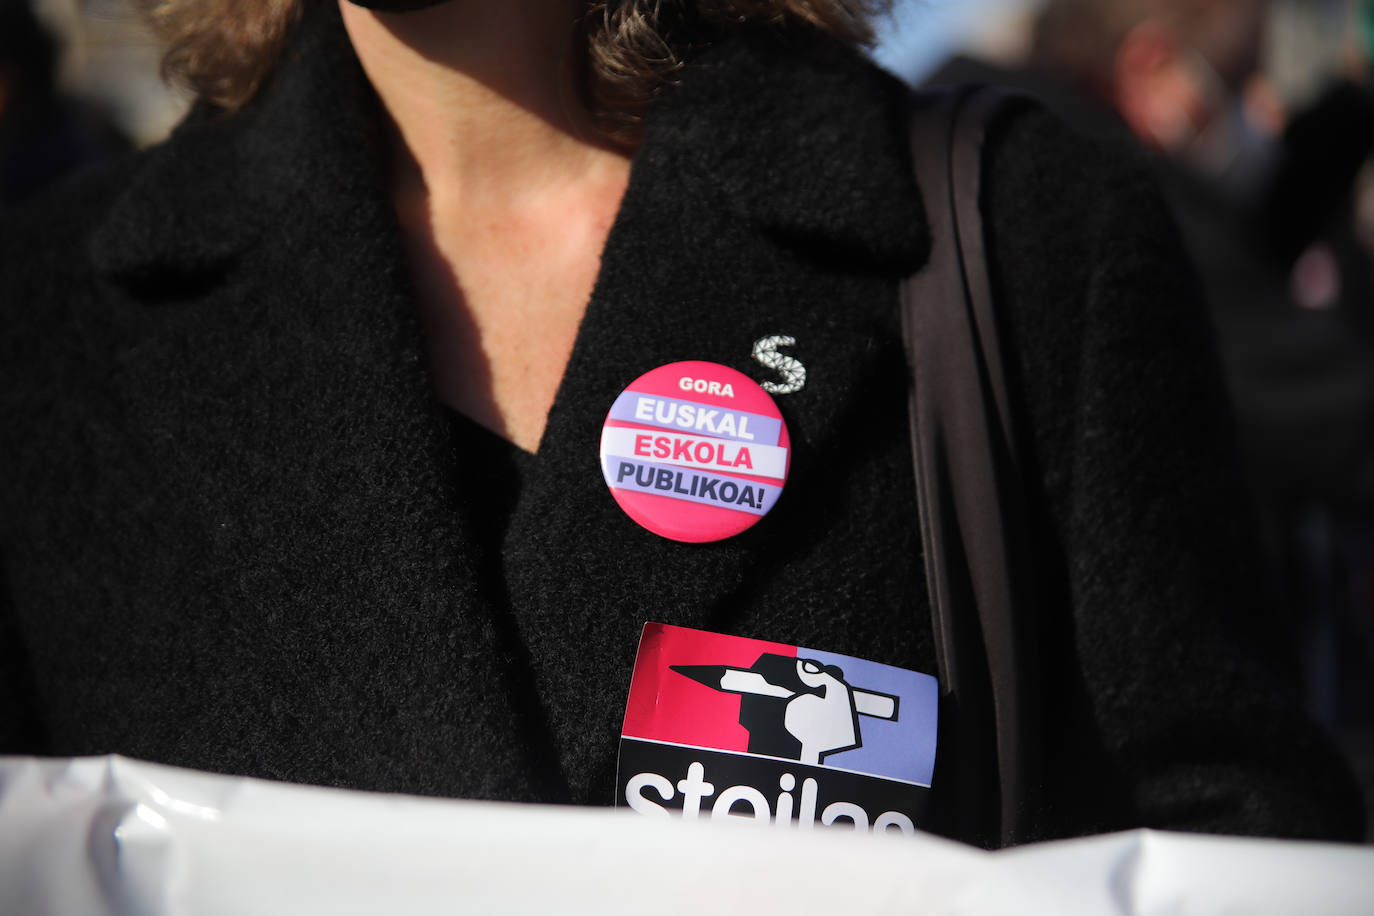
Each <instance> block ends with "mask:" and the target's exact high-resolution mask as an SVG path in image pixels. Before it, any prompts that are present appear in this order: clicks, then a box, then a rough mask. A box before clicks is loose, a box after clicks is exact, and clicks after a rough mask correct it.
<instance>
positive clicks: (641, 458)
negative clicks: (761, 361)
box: [601, 361, 791, 543]
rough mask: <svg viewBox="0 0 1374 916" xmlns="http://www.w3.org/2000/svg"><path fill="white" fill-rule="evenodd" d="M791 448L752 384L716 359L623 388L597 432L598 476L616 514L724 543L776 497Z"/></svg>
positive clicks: (687, 537) (682, 536)
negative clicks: (619, 510) (602, 478)
mask: <svg viewBox="0 0 1374 916" xmlns="http://www.w3.org/2000/svg"><path fill="white" fill-rule="evenodd" d="M790 462H791V444H790V441H789V439H788V437H787V425H786V424H785V423H784V422H783V420H782V414H781V413H780V412H779V411H778V407H777V405H776V404H774V403H773V399H772V398H771V397H769V396H768V393H767V392H765V391H764V390H763V389H762V388H761V387H759V386H758V385H757V384H755V382H754V381H753V380H752V379H750V378H749V376H747V375H745V374H744V373H742V372H737V371H735V370H734V369H731V368H730V367H728V366H722V365H720V364H719V363H708V362H700V361H687V362H680V363H669V364H668V365H666V366H660V367H659V368H657V369H654V370H653V371H651V372H646V373H645V374H644V375H641V376H640V377H639V378H637V379H635V380H634V381H633V382H631V383H630V386H629V387H628V388H626V389H625V390H624V391H623V392H621V394H620V397H618V398H616V400H615V404H613V405H612V406H611V412H610V413H609V414H608V415H607V417H606V424H605V426H604V427H602V430H601V471H602V474H603V475H605V478H606V485H607V486H608V487H610V488H611V495H612V496H613V497H615V501H616V502H617V503H618V504H619V505H620V508H622V509H624V510H625V513H626V514H627V515H629V516H630V518H632V519H634V520H635V521H636V522H638V523H639V524H640V525H642V526H643V527H645V528H647V529H648V530H650V531H652V532H653V533H654V534H658V535H662V536H663V537H666V538H671V539H673V540H675V541H687V542H690V543H701V542H705V541H719V540H721V539H723V538H728V537H732V536H734V535H736V534H739V533H740V532H741V531H744V530H745V529H747V528H749V527H750V526H752V525H754V524H755V523H756V522H758V520H759V519H760V518H762V517H763V516H764V515H766V514H767V513H768V511H769V510H770V509H772V508H773V506H774V505H775V504H776V503H777V501H778V497H779V496H780V495H781V494H782V488H783V485H784V484H785V483H786V482H787V472H788V468H789V466H790Z"/></svg>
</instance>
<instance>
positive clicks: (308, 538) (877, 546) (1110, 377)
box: [0, 12, 1360, 838]
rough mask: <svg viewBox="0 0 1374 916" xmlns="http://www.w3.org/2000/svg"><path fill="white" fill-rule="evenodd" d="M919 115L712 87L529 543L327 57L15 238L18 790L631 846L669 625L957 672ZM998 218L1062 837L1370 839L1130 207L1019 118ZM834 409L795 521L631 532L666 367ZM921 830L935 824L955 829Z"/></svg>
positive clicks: (806, 57) (3, 506)
mask: <svg viewBox="0 0 1374 916" xmlns="http://www.w3.org/2000/svg"><path fill="white" fill-rule="evenodd" d="M903 93H904V90H903V88H902V87H901V86H900V84H899V83H898V82H897V81H895V80H893V79H892V78H890V77H888V76H886V75H884V74H882V73H881V72H879V71H878V70H876V69H874V68H873V67H872V66H871V65H870V64H868V63H867V62H865V61H864V60H863V59H862V58H861V57H860V56H859V55H858V54H856V53H854V52H852V51H850V50H848V49H845V48H842V47H840V46H839V45H837V44H834V43H832V42H831V41H830V40H828V39H825V38H822V37H819V36H817V35H813V34H810V33H803V32H799V31H787V32H782V33H771V32H754V31H742V32H740V33H739V34H735V35H732V36H729V37H726V38H723V39H721V40H718V41H716V42H714V43H712V44H711V46H710V47H708V48H707V49H706V50H704V51H703V52H702V53H701V54H700V55H698V57H697V59H696V60H694V62H693V63H692V64H691V65H690V66H689V67H688V68H687V69H685V70H684V71H683V72H682V73H681V74H680V82H679V85H677V86H676V87H674V88H672V89H670V90H669V91H667V92H665V93H664V95H663V98H662V99H661V100H660V102H659V103H657V104H656V106H655V107H654V109H653V111H652V112H651V114H650V116H649V119H648V126H647V133H646V135H645V139H644V143H643V146H642V148H641V149H640V150H639V152H638V154H637V156H636V158H635V162H634V166H633V170H632V173H631V177H630V183H629V188H628V190H627V192H626V195H625V198H624V202H623V204H622V207H621V210H620V213H619V215H618V216H617V218H616V221H615V223H614V226H613V227H612V229H611V232H610V236H609V238H608V240H607V242H606V249H605V254H604V258H603V263H602V269H601V273H600V276H599V279H598V281H597V283H596V287H595V290H594V292H593V294H592V298H591V302H590V305H589V306H588V309H587V313H586V317H585V319H584V321H583V324H582V327H581V329H580V331H579V335H578V339H577V342H576V345H575V347H574V350H573V353H572V357H571V361H570V362H569V365H568V367H567V371H566V375H565V377H564V379H563V381H562V385H561V387H560V389H559V391H558V395H557V398H556V401H555V404H554V406H553V410H552V412H551V413H550V415H549V418H548V427H547V430H546V431H545V434H544V438H543V440H542V442H541V444H540V447H539V453H538V456H537V457H536V458H535V459H533V460H532V461H530V462H529V463H528V464H527V465H526V466H525V467H523V468H522V472H521V481H522V485H521V487H520V490H519V493H518V495H513V496H512V500H511V503H512V505H511V509H510V512H509V516H508V521H507V524H506V526H505V530H504V532H503V533H498V532H493V531H492V530H491V525H490V524H480V523H479V522H480V518H481V516H476V515H474V513H473V512H472V511H470V507H471V506H472V505H473V503H474V502H475V501H476V500H478V496H476V495H475V491H476V490H477V488H479V487H480V486H481V485H482V483H483V481H484V480H485V479H486V478H484V477H483V475H481V474H480V473H476V472H471V473H470V472H467V471H465V470H464V467H465V465H464V463H463V461H462V457H463V456H460V455H458V454H457V453H456V451H455V448H456V446H455V442H456V441H459V440H455V438H454V435H453V426H452V424H451V422H450V418H449V417H448V416H447V414H446V410H445V408H444V407H443V405H441V404H440V403H439V402H438V400H437V399H436V397H435V395H434V389H433V384H432V382H431V378H430V375H429V371H428V368H427V366H426V359H425V356H424V346H423V341H422V337H421V334H422V330H421V327H420V324H419V322H418V319H417V315H416V310H415V307H414V303H413V299H414V292H413V289H412V286H411V281H410V279H409V275H408V270H407V266H406V262H405V258H404V251H403V245H402V242H401V238H400V235H399V230H398V227H397V223H396V219H395V216H394V214H393V212H392V210H391V208H390V205H389V202H388V200H387V198H386V195H385V192H384V188H383V184H382V181H381V179H380V175H381V173H382V168H381V153H380V150H382V149H384V146H385V144H384V142H383V133H382V114H381V112H380V109H379V107H378V104H377V102H376V101H375V99H374V97H373V96H372V94H371V91H370V89H369V88H368V86H367V83H366V81H365V78H364V76H363V74H362V72H361V69H360V68H359V66H358V64H357V61H356V59H355V58H354V56H353V53H352V50H351V48H350V47H349V45H348V43H347V40H346V37H345V36H344V34H343V32H342V29H341V27H340V25H339V23H338V20H337V14H335V13H332V12H331V13H327V14H324V15H319V16H312V17H310V18H309V19H308V20H307V23H306V25H305V27H304V28H303V29H302V32H301V34H300V35H299V36H298V38H297V40H296V41H295V42H294V43H293V44H292V45H291V46H290V47H289V48H288V50H287V51H286V53H285V56H284V58H283V61H282V64H281V66H280V68H279V70H278V72H277V74H276V76H275V78H274V79H273V80H272V82H271V83H270V84H269V85H268V87H267V88H266V90H265V92H264V93H263V94H262V95H261V96H260V98H259V99H258V100H257V101H255V102H254V103H253V104H251V105H250V106H248V107H247V108H246V109H244V110H242V111H240V112H238V113H236V114H233V115H230V116H221V115H213V114H207V113H201V114H199V115H196V116H193V117H192V118H191V119H190V120H189V121H188V122H187V123H186V124H185V125H183V126H182V127H181V128H180V129H179V130H178V131H177V133H176V134H175V135H174V136H173V137H172V139H171V140H170V141H168V142H167V143H166V144H164V145H162V146H160V147H158V148H155V149H152V150H150V151H148V152H146V153H144V154H140V155H138V156H135V157H133V158H130V159H127V160H125V161H123V162H122V163H121V164H119V165H118V166H116V167H113V168H110V169H107V170H106V171H104V172H103V173H101V174H98V175H96V176H94V177H90V178H87V179H85V180H83V181H81V182H80V183H77V184H74V185H70V186H68V187H66V188H65V189H63V190H62V191H61V192H59V193H58V194H56V195H53V196H47V197H45V198H43V199H42V200H40V201H39V202H38V203H37V204H36V205H34V206H31V207H29V208H28V209H27V211H26V212H25V213H23V214H20V215H19V216H18V218H16V219H14V220H12V221H11V222H10V224H8V225H6V226H5V227H4V228H3V230H0V233H2V234H0V265H3V266H2V267H0V274H2V276H0V309H3V315H0V321H2V322H3V327H4V329H5V330H4V334H3V344H0V347H2V349H0V410H3V418H4V420H3V423H0V546H2V548H3V552H4V561H5V567H4V569H5V575H6V577H7V580H8V581H7V590H6V592H5V600H6V602H7V606H6V607H5V608H4V609H3V624H0V626H3V630H0V653H3V670H2V671H0V677H2V678H3V680H0V750H3V751H10V752H14V751H18V752H25V753H42V754H52V755H64V756H65V755H79V754H95V753H107V752H117V753H122V754H126V755H130V756H133V757H139V758H145V759H149V760H157V761H163V762H167V763H172V764H178V765H182V766H189V767H196V768H201V769H207V770H215V771H220V772H227V773H237V774H249V775H254V776H263V777H270V778H277V779H286V780H295V781H300V782H310V783H322V784H326V785H335V786H350V787H356V788H363V789H378V790H389V791H402V792H412V793H422V794H432V795H447V796H462V797H472V798H496V799H519V800H546V801H559V802H574V803H585V804H608V803H610V802H611V800H612V793H613V779H614V770H615V756H616V746H617V739H618V735H619V725H620V719H621V716H622V714H623V708H624V705H623V704H624V700H625V696H626V691H627V687H628V681H629V674H630V668H631V663H632V661H633V658H634V654H635V649H636V645H637V641H638V638H639V633H640V628H641V626H642V624H643V623H644V622H645V621H647V620H655V621H662V622H666V623H672V624H678V625H682V626H689V627H698V628H702V629H707V630H714V631H719V632H726V633H734V634H739V635H745V636H752V637H758V638H764V639H769V640H775V641H779V642H784V643H792V644H797V645H805V646H815V647H819V648H824V649H827V650H832V651H836V652H840V653H845V654H849V655H855V656H860V657H864V658H869V659H872V660H875V661H879V662H884V663H888V664H893V665H899V666H902V667H906V668H912V669H915V670H918V671H925V672H930V673H933V672H934V671H935V660H934V651H933V647H932V637H931V624H930V615H929V609H928V603H927V598H926V590H925V584H924V575H923V572H922V563H921V559H920V547H919V539H918V536H917V533H916V532H917V529H916V507H915V498H914V490H913V486H912V481H911V458H910V453H909V445H908V442H907V424H906V396H907V382H906V378H907V375H906V369H905V366H904V361H903V355H902V349H901V344H900V342H899V336H898V327H897V311H896V302H897V296H896V289H897V283H898V279H899V278H900V277H902V276H903V275H905V274H907V273H909V272H911V271H913V270H915V269H917V268H918V267H919V266H920V265H921V264H922V263H923V261H924V259H925V257H926V251H927V247H928V239H927V234H926V226H925V221H924V218H923V215H922V206H921V201H920V199H919V196H918V195H917V193H916V190H915V187H914V185H913V182H912V179H911V177H910V174H909V166H908V156H907V151H906V141H905V139H904V136H903V130H904V126H903V113H902V110H903ZM987 161H988V167H987V191H986V195H987V196H986V201H985V211H986V213H987V218H988V226H989V228H988V231H989V244H990V248H991V260H992V263H993V265H994V273H995V282H996V287H997V293H998V296H999V301H1000V303H1001V306H1002V308H1003V312H1004V317H1005V321H1006V322H1007V326H1008V328H1009V333H1008V335H1007V337H1008V340H1009V345H1010V347H1011V350H1012V352H1011V353H1010V354H1009V356H1010V359H1011V361H1012V364H1013V367H1014V369H1015V372H1016V376H1017V377H1016V378H1015V379H1014V384H1015V390H1016V391H1017V392H1018V393H1019V397H1020V400H1019V403H1018V405H1017V407H1018V409H1019V411H1020V417H1019V419H1020V420H1021V421H1022V423H1023V426H1024V429H1025V430H1026V431H1027V435H1028V436H1029V440H1028V441H1029V444H1030V449H1029V450H1030V452H1031V455H1032V460H1033V462H1034V465H1035V467H1036V469H1037V472H1038V476H1039V480H1038V482H1037V484H1036V497H1035V498H1036V502H1037V504H1038V505H1040V506H1041V508H1042V510H1043V518H1042V520H1041V521H1042V525H1043V527H1042V530H1041V538H1042V540H1043V545H1044V547H1045V555H1046V556H1047V557H1050V558H1052V560H1050V561H1048V562H1047V563H1046V564H1045V569H1044V570H1043V574H1044V578H1045V579H1046V580H1047V581H1048V582H1049V584H1050V588H1051V590H1052V596H1051V601H1050V605H1051V607H1052V608H1053V611H1052V612H1051V613H1048V614H1047V615H1046V621H1045V628H1046V633H1047V637H1048V639H1047V641H1048V642H1049V643H1050V644H1051V645H1052V646H1053V653H1054V654H1053V657H1052V658H1051V659H1050V660H1049V664H1048V665H1047V668H1048V670H1050V671H1052V672H1053V673H1054V674H1055V681H1054V683H1053V685H1052V690H1053V693H1052V694H1051V696H1050V697H1049V698H1048V702H1047V706H1048V708H1050V709H1052V710H1054V711H1055V713H1054V718H1053V721H1052V722H1051V723H1050V725H1049V727H1048V728H1047V734H1046V736H1045V741H1046V744H1047V747H1048V748H1049V749H1050V759H1051V770H1050V772H1051V779H1052V785H1051V786H1050V787H1049V790H1050V791H1049V796H1050V798H1051V805H1050V810H1048V811H1047V812H1045V815H1044V817H1043V819H1042V821H1043V835H1045V836H1056V835H1068V834H1075V833H1082V832H1089V831H1094V830H1106V829H1112V828H1117V827H1126V826H1133V825H1146V826H1156V827H1170V828H1177V829H1185V830H1190V829H1196V830H1208V831H1223V832H1237V833H1261V834H1274V835H1282V836H1335V837H1347V838H1349V837H1354V836H1356V835H1358V831H1359V817H1360V815H1359V812H1358V805H1357V803H1356V802H1355V801H1354V798H1353V795H1352V791H1353V790H1352V789H1351V788H1350V783H1349V781H1348V778H1347V777H1346V776H1345V774H1344V773H1343V772H1342V771H1341V769H1340V765H1339V763H1338V762H1337V761H1336V759H1335V758H1334V757H1333V755H1332V754H1331V753H1330V752H1329V751H1328V749H1327V747H1326V746H1325V744H1324V743H1323V742H1322V740H1321V738H1320V736H1319V735H1318V734H1316V733H1315V732H1314V730H1313V729H1312V728H1311V727H1310V726H1309V725H1308V724H1307V723H1306V722H1305V721H1304V719H1303V718H1302V716H1301V714H1300V711H1299V703H1298V697H1297V694H1296V687H1295V686H1294V682H1293V679H1292V676H1291V675H1292V672H1291V671H1290V670H1288V669H1287V668H1286V667H1284V666H1283V665H1282V664H1280V663H1279V662H1278V661H1277V660H1276V659H1277V658H1278V654H1276V653H1275V652H1274V651H1272V650H1273V648H1274V647H1273V645H1272V644H1271V642H1270V641H1269V640H1268V639H1267V634H1269V633H1270V632H1271V630H1270V624H1271V621H1270V619H1269V612H1268V607H1269V606H1268V604H1267V603H1266V601H1265V598H1264V596H1263V595H1262V594H1261V591H1262V583H1263V582H1264V581H1265V572H1264V570H1262V569H1257V568H1254V563H1255V561H1254V560H1253V557H1254V556H1255V554H1254V553H1253V551H1252V549H1251V544H1250V540H1249V537H1248V534H1247V532H1246V530H1245V519H1244V513H1243V510H1242V504H1241V501H1240V499H1241V498H1240V482H1239V480H1238V479H1237V476H1236V474H1235V471H1234V458H1233V455H1232V445H1231V440H1230V436H1231V433H1230V429H1229V426H1228V423H1227V421H1226V420H1225V419H1224V418H1225V406H1224V397H1223V396H1222V395H1221V386H1220V384H1219V382H1218V378H1217V372H1216V368H1215V356H1214V353H1213V344H1212V341H1211V337H1210V334H1209V331H1208V329H1207V327H1206V325H1205V322H1204V320H1203V318H1202V316H1201V311H1200V308H1199V305H1198V296H1197V290H1196V285H1195V281H1194V278H1193V276H1192V275H1191V274H1190V273H1189V271H1188V270H1187V269H1186V268H1185V267H1184V266H1183V263H1184V262H1183V259H1182V257H1181V255H1180V253H1179V245H1178V240H1177V238H1176V234H1175V231H1174V229H1173V227H1172V225H1171V224H1170V222H1169V220H1168V218H1167V216H1166V215H1165V212H1164V209H1163V207H1162V205H1161V203H1160V201H1159V199H1158V197H1157V195H1156V194H1155V192H1154V191H1153V190H1152V189H1151V186H1150V184H1149V181H1148V180H1147V179H1146V178H1145V176H1144V174H1143V172H1142V170H1141V169H1140V167H1139V166H1138V165H1137V164H1136V163H1135V162H1134V161H1131V160H1130V159H1129V158H1128V157H1126V156H1124V155H1122V154H1121V153H1119V152H1118V151H1116V150H1114V149H1110V148H1107V147H1102V146H1094V145H1090V144H1086V143H1084V142H1083V141H1082V140H1080V139H1078V138H1076V137H1074V136H1071V135H1070V134H1069V133H1068V132H1067V131H1066V129H1065V128H1063V127H1062V126H1061V125H1060V124H1059V123H1058V122H1057V121H1055V120H1053V119H1051V118H1050V117H1048V116H1046V115H1044V114H1043V113H1041V112H1039V111H1030V112H1028V113H1025V114H1022V115H1020V116H1018V117H1017V118H1015V119H1014V120H1013V121H1011V122H1010V123H1008V124H1006V125H1005V126H1004V127H1003V128H1001V129H1000V130H999V131H998V132H997V133H996V134H995V135H994V136H993V137H992V138H991V140H990V145H989V149H988V156H987ZM769 334H788V335H791V336H793V337H795V338H796V339H797V344H796V346H795V347H794V348H792V350H791V351H790V352H791V353H792V354H793V355H795V356H796V357H797V358H798V359H800V360H801V361H802V362H803V363H804V364H805V365H806V367H807V370H808V376H807V383H806V387H805V388H804V389H803V390H802V391H800V392H797V393H795V394H791V395H786V396H783V397H780V398H779V399H778V402H779V406H780V408H781V410H782V412H783V415H784V417H785V419H786V422H787V424H788V427H789V430H790V433H791V437H792V443H793V447H794V452H793V457H792V469H793V470H792V477H791V479H790V481H789V482H788V485H787V489H786V492H785V494H784V496H783V497H782V499H781V501H780V502H779V504H778V506H777V507H776V509H775V510H774V511H773V512H772V513H771V514H770V515H769V516H768V517H767V518H765V519H764V520H763V521H762V522H761V523H760V524H758V525H756V526H755V527H754V528H752V529H751V530H750V531H748V532H747V533H745V534H743V535H740V536H739V537H736V538H733V539H730V540H727V541H722V542H718V543H714V544H707V545H684V544H679V543H676V542H673V541H668V540H664V539H662V538H659V537H656V536H654V535H652V534H650V533H648V532H647V531H645V530H643V529H641V528H639V527H638V526H637V525H636V524H634V523H633V522H632V521H630V520H629V519H628V518H627V517H626V516H625V515H624V513H622V512H621V510H620V509H619V508H618V507H617V506H616V504H615V503H614V501H613V500H612V499H611V498H610V496H609V494H608V492H607V489H606V486H605V484H604V483H603V481H602V479H601V473H600V469H599V466H598V458H597V446H598V441H599V434H600V429H601V424H602V421H603V420H604V418H605V414H606V411H607V410H608V409H609V407H610V405H611V403H612V401H613V400H614V398H615V396H616V395H617V394H619V392H620V391H621V390H622V389H623V388H624V387H625V386H626V385H627V384H628V383H629V382H630V381H631V380H633V379H634V378H636V377H637V376H639V375H640V374H642V373H643V372H645V371H647V370H649V369H652V368H654V367H656V366H659V365H662V364H664V363H668V362H672V361H675V360H683V359H702V360H711V361H715V362H719V363H723V364H725V365H729V366H732V367H734V368H736V369H739V370H741V371H744V372H746V373H749V374H751V375H753V376H754V377H755V378H757V379H760V380H762V379H766V378H769V377H771V376H770V374H769V373H768V372H767V371H766V370H764V369H763V368H762V367H760V366H758V365H757V364H755V363H753V362H752V361H751V359H750V348H751V345H752V343H753V341H755V340H756V339H758V338H760V337H763V336H765V335H769ZM936 791H938V787H937V789H936Z"/></svg>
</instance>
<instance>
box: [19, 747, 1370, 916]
mask: <svg viewBox="0 0 1374 916" xmlns="http://www.w3.org/2000/svg"><path fill="white" fill-rule="evenodd" d="M722 911H726V912H731V913H749V914H753V913H779V914H787V916H801V914H808V913H815V914H825V916H835V914H837V913H879V912H881V913H911V914H926V913H940V914H996V916H1007V914H1012V913H1018V914H1019V913H1041V912H1043V913H1054V914H1057V916H1074V914H1093V916H1101V914H1116V913H1120V914H1126V913H1181V914H1187V913H1199V914H1215V913H1227V912H1247V913H1252V912H1253V913H1292V914H1303V916H1308V914H1315V913H1319V914H1323V916H1329V914H1351V916H1356V914H1358V916H1368V914H1370V913H1374V849H1371V848H1366V847H1359V846H1340V845H1332V844H1322V843H1284V842H1278V841H1267V840H1244V839H1225V838H1219V837H1205V836H1189V835H1182V834H1167V833H1156V832H1150V831H1136V832H1133V833H1123V834H1115V835H1111V836H1103V837H1094V838H1089V839H1084V840H1072V841H1065V842H1058V843H1046V844H1041V845H1035V846H1023V847H1020V848H1018V849H1013V850H1008V851H1004V852H997V853H986V852H982V851H979V850H975V849H972V848H970V847H966V846H961V845H959V844H957V843H952V842H949V841H947V840H941V839H937V838H935V837H931V836H927V835H919V836H917V837H915V838H909V837H901V836H895V835H886V836H858V835H855V834H853V833H849V832H843V831H834V830H817V831H812V832H808V833H803V832H800V831H781V832H780V831H777V830H772V829H769V828H767V827H766V826H765V827H762V828H760V827H759V826H757V825H755V824H754V823H753V822H747V823H741V824H734V823H725V824H722V823H712V822H708V821H701V822H696V823H686V822H683V821H681V820H677V819H657V818H645V817H640V816H638V815H636V814H634V813H631V812H616V811H611V810H606V809H587V808H545V807H539V806H534V805H512V804H497V803H490V802H486V803H484V802H464V801H448V800H439V799H421V798H411V797H406V796H394V795H374V794H368V793H361V792H343V791H338V790H333V789H321V788H313V787H306V786H294V785H287V784H282V783H271V782H263V781H259V780H252V779H237V778H230V777H223V776H213V775H210V774H206V773H197V772H192V771H188V770H178V769H173V768H170V767H164V766H155V765H152V764H145V763H138V762H135V761H130V760H126V759H123V758H119V757H108V758H104V757H102V758H84V759H77V760H37V759H32V758H0V913H4V914H7V916H8V914H15V916H29V914H33V916H38V914H49V913H59V914H64V916H75V914H89V916H104V914H110V916H114V914H133V913H136V914H150V916H151V914H175V916H181V914H252V916H272V914H279V913H280V914H288V913H289V914H295V916H299V914H321V916H347V914H363V913H382V914H393V913H395V914H406V916H421V914H430V913H433V914H440V913H443V914H452V913H481V914H485V913H502V914H505V913H557V914H576V913H589V914H598V916H602V914H622V913H623V914H642V913H647V912H652V913H664V914H683V916H706V914H714V913H720V912H722Z"/></svg>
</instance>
